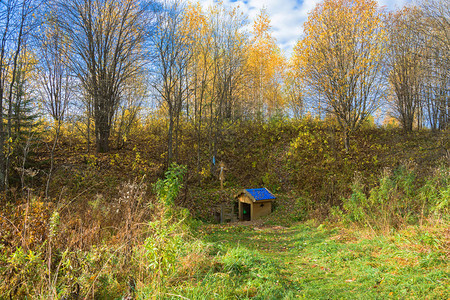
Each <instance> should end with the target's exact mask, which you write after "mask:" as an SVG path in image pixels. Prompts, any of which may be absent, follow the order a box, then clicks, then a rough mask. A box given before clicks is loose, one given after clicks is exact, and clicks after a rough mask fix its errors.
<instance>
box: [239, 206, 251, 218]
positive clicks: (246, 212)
mask: <svg viewBox="0 0 450 300" xmlns="http://www.w3.org/2000/svg"><path fill="white" fill-rule="evenodd" d="M241 205H242V221H250V220H251V219H252V216H251V211H252V206H251V205H250V204H248V203H241Z"/></svg>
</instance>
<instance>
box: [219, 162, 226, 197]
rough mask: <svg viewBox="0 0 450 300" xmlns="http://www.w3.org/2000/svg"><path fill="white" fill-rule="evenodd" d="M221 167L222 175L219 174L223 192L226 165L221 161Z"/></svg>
mask: <svg viewBox="0 0 450 300" xmlns="http://www.w3.org/2000/svg"><path fill="white" fill-rule="evenodd" d="M219 167H220V173H219V180H220V188H221V189H222V190H223V182H224V180H225V173H224V170H226V169H225V163H224V162H223V161H221V162H220V163H219Z"/></svg>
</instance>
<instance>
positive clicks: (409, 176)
mask: <svg viewBox="0 0 450 300" xmlns="http://www.w3.org/2000/svg"><path fill="white" fill-rule="evenodd" d="M449 178H450V177H449V170H448V168H445V167H441V168H439V169H437V170H436V172H435V174H434V176H432V177H430V178H428V179H426V180H425V183H424V184H421V183H420V181H419V180H417V179H416V175H415V172H414V170H413V168H411V167H407V166H401V167H399V168H398V169H396V170H395V171H394V172H392V171H391V170H390V169H385V170H384V171H383V173H382V175H381V178H380V179H379V183H378V185H377V186H375V187H373V188H372V189H371V190H370V191H369V192H366V190H365V186H364V184H363V183H362V182H363V179H362V177H361V174H360V173H355V177H354V180H353V183H352V185H351V190H352V194H351V196H350V197H348V198H344V199H342V202H343V205H342V208H343V209H339V208H334V210H333V213H334V215H335V216H338V217H339V218H341V220H343V221H344V222H346V223H350V224H355V223H356V224H359V225H362V226H368V227H370V228H372V229H374V230H383V231H388V230H390V229H396V228H400V227H404V226H406V225H408V224H415V223H417V222H418V221H419V220H421V221H423V220H424V219H425V218H427V217H430V216H432V215H434V216H439V217H440V216H446V215H447V213H448V209H449V195H450V192H449V191H450V184H449V183H450V179H449Z"/></svg>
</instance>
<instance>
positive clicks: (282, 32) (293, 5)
mask: <svg viewBox="0 0 450 300" xmlns="http://www.w3.org/2000/svg"><path fill="white" fill-rule="evenodd" d="M410 1H411V0H378V3H379V5H380V6H384V7H386V8H387V9H395V8H399V7H402V6H404V5H405V4H406V3H408V2H410ZM212 2H214V0H200V3H201V4H202V5H203V6H204V7H207V6H208V5H209V4H211V3H212ZM319 2H321V1H319V0H281V1H280V0H238V1H235V0H224V1H223V3H224V4H225V5H229V6H238V5H239V7H240V9H241V11H242V12H243V13H245V14H246V15H247V16H248V18H249V21H250V25H249V26H250V28H251V25H252V23H253V20H254V19H255V17H256V16H257V15H258V14H259V12H260V10H261V9H263V8H265V9H266V11H267V13H268V15H269V16H270V20H271V25H272V34H273V36H274V37H275V38H276V40H277V43H278V45H279V46H280V48H281V49H282V50H283V51H284V52H285V54H286V56H287V57H289V56H290V55H291V53H292V49H293V47H294V45H295V43H296V41H297V40H298V39H299V38H300V36H301V34H302V32H303V28H302V25H303V22H305V21H306V19H307V17H308V13H309V12H310V11H311V10H312V9H313V8H314V7H315V6H316V4H317V3H319Z"/></svg>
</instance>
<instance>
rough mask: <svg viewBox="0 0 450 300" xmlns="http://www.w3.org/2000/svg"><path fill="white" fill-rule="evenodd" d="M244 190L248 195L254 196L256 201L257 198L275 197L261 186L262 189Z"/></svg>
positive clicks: (267, 198)
mask: <svg viewBox="0 0 450 300" xmlns="http://www.w3.org/2000/svg"><path fill="white" fill-rule="evenodd" d="M246 191H247V192H248V193H249V194H250V195H252V197H253V198H255V200H256V201H258V200H271V199H275V196H274V195H272V193H271V192H269V191H268V190H267V189H266V188H262V189H246Z"/></svg>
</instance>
